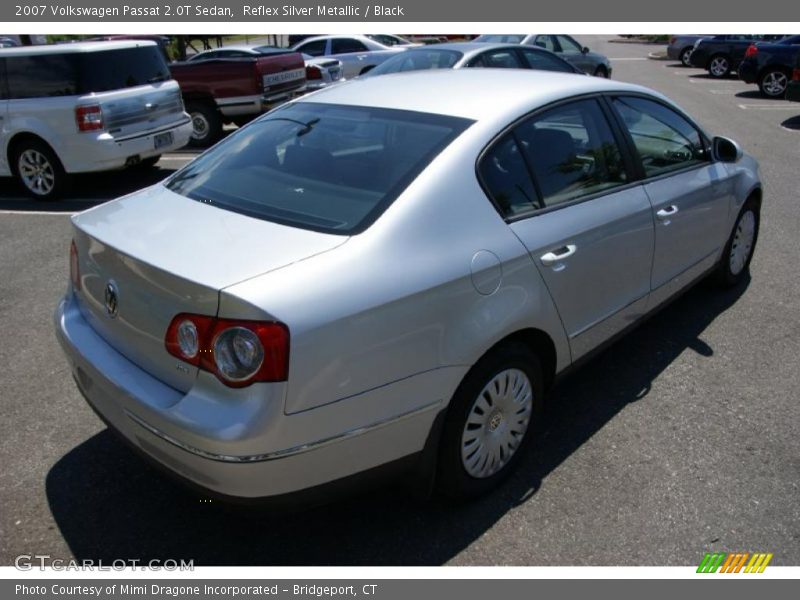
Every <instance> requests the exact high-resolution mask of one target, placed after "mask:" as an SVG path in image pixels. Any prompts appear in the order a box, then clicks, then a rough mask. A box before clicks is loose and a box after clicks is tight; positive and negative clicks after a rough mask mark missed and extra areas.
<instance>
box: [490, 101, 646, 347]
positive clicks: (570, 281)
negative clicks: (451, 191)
mask: <svg viewBox="0 0 800 600" xmlns="http://www.w3.org/2000/svg"><path fill="white" fill-rule="evenodd" d="M621 141H622V140H621V139H618V136H617V135H615V134H614V132H613V131H612V128H611V126H610V125H609V121H608V119H607V118H606V114H605V112H604V110H603V109H602V108H601V105H600V103H599V101H598V100H596V99H594V98H589V99H581V100H574V101H570V102H567V103H564V104H561V105H559V106H556V107H554V108H551V109H548V110H545V111H543V112H540V113H537V114H534V115H533V116H531V117H530V118H528V119H526V120H525V121H523V122H522V123H520V124H518V125H516V126H515V127H514V128H513V129H512V130H511V131H510V132H509V133H507V134H505V135H504V136H503V137H502V138H500V139H499V140H498V141H497V142H496V143H495V144H494V145H493V146H492V147H491V148H490V149H489V150H487V151H486V152H485V153H484V155H483V157H482V159H481V161H480V163H479V170H478V173H479V177H480V179H481V183H482V184H483V187H484V189H485V190H486V192H487V194H488V195H489V196H490V197H491V199H492V200H493V201H494V203H495V205H496V206H497V209H498V211H500V213H501V214H502V215H503V216H504V217H505V218H506V219H507V220H508V221H509V222H510V227H511V229H512V231H513V232H514V233H515V234H516V235H517V236H518V237H519V239H520V240H521V241H522V243H523V244H524V245H525V246H526V248H527V249H528V252H529V253H530V257H531V259H532V260H533V262H534V263H535V265H536V267H537V268H538V269H539V271H540V273H541V275H542V278H543V279H544V281H545V284H546V285H547V288H548V290H549V292H550V295H551V297H552V298H553V301H554V303H555V305H556V307H557V309H558V312H559V315H560V317H561V321H562V324H563V326H564V329H565V332H566V334H567V336H568V338H569V342H570V348H571V351H572V358H573V360H575V359H577V358H580V357H581V356H583V355H584V354H586V353H587V352H588V351H590V350H591V349H593V348H595V347H596V346H597V345H599V344H601V343H602V342H604V341H606V340H608V339H609V338H610V337H611V336H613V335H614V334H615V333H617V332H619V331H621V330H622V329H624V328H625V327H626V326H627V325H629V324H630V323H632V322H634V321H636V320H637V319H638V318H639V317H640V316H641V315H642V314H643V311H644V308H645V306H646V304H647V297H648V294H649V291H650V269H651V264H652V258H653V236H654V232H653V215H652V210H651V207H650V203H649V201H648V198H647V195H646V194H645V192H644V190H643V188H642V186H641V184H640V183H637V182H636V181H635V180H634V178H633V176H632V164H631V163H630V161H629V159H628V157H627V156H624V155H623V153H622V152H621V148H622V147H623V146H622V144H621Z"/></svg>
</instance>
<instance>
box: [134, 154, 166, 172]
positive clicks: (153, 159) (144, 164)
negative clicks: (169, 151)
mask: <svg viewBox="0 0 800 600" xmlns="http://www.w3.org/2000/svg"><path fill="white" fill-rule="evenodd" d="M160 160H161V155H160V154H157V155H156V156H148V157H147V158H143V159H142V160H140V161H139V162H138V163H136V165H134V167H133V168H134V169H142V170H146V169H152V168H153V167H155V166H156V164H158V161H160Z"/></svg>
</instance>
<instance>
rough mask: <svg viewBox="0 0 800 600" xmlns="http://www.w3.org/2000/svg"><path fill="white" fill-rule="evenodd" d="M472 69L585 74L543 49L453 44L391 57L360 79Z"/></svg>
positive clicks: (424, 48) (465, 43)
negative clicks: (412, 72) (531, 70)
mask: <svg viewBox="0 0 800 600" xmlns="http://www.w3.org/2000/svg"><path fill="white" fill-rule="evenodd" d="M473 67H488V68H501V69H503V68H507V69H539V70H543V71H557V72H560V73H578V74H580V75H585V73H584V72H583V71H581V70H580V69H579V68H578V67H575V66H573V65H571V64H570V63H568V62H567V61H565V60H564V59H562V58H560V57H559V56H558V55H556V54H554V53H553V52H550V51H549V50H545V49H544V48H538V47H536V46H520V45H519V44H488V43H475V42H454V43H448V44H434V45H432V46H423V47H421V48H411V49H409V50H407V51H406V52H403V53H402V54H398V55H397V56H393V57H392V58H390V59H389V60H387V61H385V62H383V63H382V64H380V65H378V66H377V67H375V68H374V69H372V70H371V71H369V72H368V73H365V74H364V75H362V76H361V77H374V76H376V75H387V74H389V73H404V72H406V71H420V70H426V69H462V68H473Z"/></svg>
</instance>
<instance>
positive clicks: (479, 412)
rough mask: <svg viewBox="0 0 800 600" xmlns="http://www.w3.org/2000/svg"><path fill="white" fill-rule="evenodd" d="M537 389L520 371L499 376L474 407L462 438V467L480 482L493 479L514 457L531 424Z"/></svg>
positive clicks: (508, 371)
mask: <svg viewBox="0 0 800 600" xmlns="http://www.w3.org/2000/svg"><path fill="white" fill-rule="evenodd" d="M532 408H533V387H532V386H531V382H530V379H528V376H527V375H526V374H525V373H524V372H523V371H521V370H520V369H507V370H505V371H502V372H500V373H498V374H497V375H495V376H494V377H493V378H492V380H491V381H489V383H487V384H486V386H485V387H484V388H483V390H482V391H481V393H480V394H478V397H477V398H476V399H475V401H474V402H473V404H472V408H471V409H470V412H469V415H468V416H467V422H466V424H465V426H464V431H463V433H462V435H461V463H462V464H463V465H464V469H465V470H466V472H467V473H468V474H469V475H471V476H472V477H475V478H477V479H483V478H486V477H491V476H492V475H494V474H495V473H497V472H498V471H499V470H500V469H502V468H503V467H504V466H505V465H506V464H508V461H509V460H511V457H512V456H514V454H515V453H516V451H517V449H518V448H519V445H520V444H521V443H522V439H523V438H524V437H525V432H526V431H527V430H528V426H529V424H530V417H531V411H532Z"/></svg>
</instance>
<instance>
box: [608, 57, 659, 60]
mask: <svg viewBox="0 0 800 600" xmlns="http://www.w3.org/2000/svg"><path fill="white" fill-rule="evenodd" d="M608 60H650V59H649V58H647V57H646V56H643V57H639V56H636V57H631V56H623V57H620V58H609V59H608Z"/></svg>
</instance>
